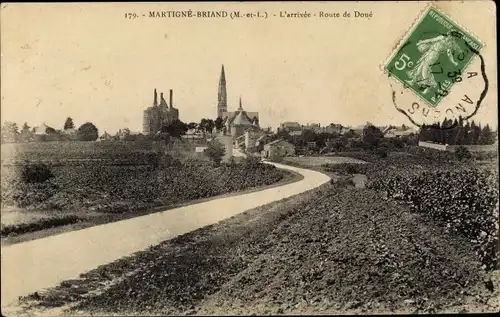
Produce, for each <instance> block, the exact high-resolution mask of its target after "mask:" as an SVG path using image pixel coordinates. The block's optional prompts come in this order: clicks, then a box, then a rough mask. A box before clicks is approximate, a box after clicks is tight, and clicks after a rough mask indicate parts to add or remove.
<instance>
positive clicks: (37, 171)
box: [21, 162, 54, 183]
mask: <svg viewBox="0 0 500 317" xmlns="http://www.w3.org/2000/svg"><path fill="white" fill-rule="evenodd" d="M52 178H54V174H53V173H52V171H51V169H50V167H49V166H48V165H46V164H43V163H28V162H27V163H26V164H25V165H24V167H23V170H22V173H21V180H22V181H23V182H24V183H43V182H46V181H48V180H50V179H52Z"/></svg>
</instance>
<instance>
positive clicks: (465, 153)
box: [455, 146, 472, 161]
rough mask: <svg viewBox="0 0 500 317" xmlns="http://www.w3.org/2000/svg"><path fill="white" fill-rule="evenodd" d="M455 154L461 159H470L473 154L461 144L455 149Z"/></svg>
mask: <svg viewBox="0 0 500 317" xmlns="http://www.w3.org/2000/svg"><path fill="white" fill-rule="evenodd" d="M455 156H456V158H457V159H458V160H459V161H464V160H470V159H471V158H472V154H471V153H470V151H469V150H468V149H467V148H466V147H465V146H459V147H458V148H457V149H456V150H455Z"/></svg>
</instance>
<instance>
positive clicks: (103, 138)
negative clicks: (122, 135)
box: [99, 131, 115, 141]
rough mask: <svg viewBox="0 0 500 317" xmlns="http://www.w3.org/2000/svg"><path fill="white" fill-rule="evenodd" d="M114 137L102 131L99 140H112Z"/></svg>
mask: <svg viewBox="0 0 500 317" xmlns="http://www.w3.org/2000/svg"><path fill="white" fill-rule="evenodd" d="M114 139H115V138H114V137H113V136H112V135H111V134H109V133H108V132H106V131H104V133H103V135H101V136H100V137H99V141H112V140H114Z"/></svg>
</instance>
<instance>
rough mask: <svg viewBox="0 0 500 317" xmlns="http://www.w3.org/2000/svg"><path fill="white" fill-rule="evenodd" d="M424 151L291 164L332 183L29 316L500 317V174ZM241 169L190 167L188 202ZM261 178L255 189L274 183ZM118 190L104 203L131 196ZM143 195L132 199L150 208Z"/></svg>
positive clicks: (143, 259) (113, 271)
mask: <svg viewBox="0 0 500 317" xmlns="http://www.w3.org/2000/svg"><path fill="white" fill-rule="evenodd" d="M412 151H414V152H412ZM419 151H420V150H418V149H416V150H410V151H406V152H401V153H389V155H388V156H387V157H385V158H382V157H379V156H377V155H374V154H372V153H352V154H351V155H352V156H353V158H356V159H363V160H364V161H366V162H370V164H359V163H358V161H357V160H352V161H347V162H346V161H345V160H344V159H340V160H339V159H338V157H336V156H331V157H324V158H321V157H297V158H291V160H290V159H288V158H287V160H288V162H287V163H290V164H293V165H302V166H306V167H310V168H314V169H317V170H322V171H324V172H325V173H329V174H331V175H335V176H336V177H335V178H334V181H332V182H331V183H330V184H325V185H324V186H322V187H320V188H318V189H315V190H313V191H310V192H307V193H304V194H301V195H298V196H295V197H292V198H288V199H285V200H283V201H279V202H275V203H273V204H270V205H267V206H263V207H260V208H257V209H255V210H251V211H247V212H245V213H243V214H240V215H237V216H235V217H232V218H230V219H226V220H224V221H222V222H220V223H218V224H215V225H212V226H208V227H205V228H201V229H199V230H196V231H193V232H190V233H188V234H185V235H182V236H179V237H177V238H174V239H171V240H168V241H165V242H163V243H161V244H159V245H157V246H151V248H149V249H148V250H145V251H142V252H139V253H137V254H134V255H132V256H130V257H126V258H123V259H120V260H118V261H116V262H114V263H111V264H107V265H103V266H101V267H98V268H96V269H95V270H92V271H90V272H86V273H83V274H81V276H80V278H79V279H75V280H69V281H65V282H63V283H62V284H61V285H60V286H58V287H56V288H53V289H49V290H46V291H42V292H40V293H34V294H31V295H30V296H28V297H26V298H24V299H22V301H21V302H22V303H23V306H24V307H25V308H26V309H27V310H28V311H34V310H35V311H36V310H40V311H42V312H44V313H45V314H51V312H54V311H53V310H52V309H57V310H58V312H59V313H60V312H62V311H65V312H67V313H71V314H75V313H76V314H88V313H94V314H106V313H115V314H126V315H135V314H142V315H144V314H151V315H193V314H196V315H219V314H224V315H227V314H318V313H330V314H332V313H336V314H360V313H368V312H370V313H388V312H389V313H446V312H452V313H464V312H494V311H498V310H499V309H500V302H499V298H500V276H499V273H498V271H497V270H495V269H496V268H497V267H496V265H497V263H498V253H497V245H498V169H497V168H494V167H495V166H496V165H495V162H491V161H490V163H489V164H486V165H484V164H477V162H475V161H474V160H471V161H459V160H457V159H456V157H454V156H453V155H452V154H450V153H437V152H433V151H427V150H426V151H424V152H419ZM339 155H340V154H339ZM341 155H349V154H348V153H346V154H344V153H342V154H341ZM185 166H186V165H185ZM195 166H198V167H195ZM203 166H205V167H203ZM237 166H238V167H230V166H225V167H220V168H218V169H216V168H211V169H210V173H207V171H204V172H203V171H201V170H198V169H197V168H205V169H206V165H193V169H192V170H191V173H192V174H188V176H187V177H189V178H192V179H194V180H196V183H197V185H196V187H194V188H196V190H194V189H193V191H192V192H200V189H203V188H206V187H204V185H203V183H207V182H210V181H212V182H216V180H217V179H219V180H220V179H229V178H228V177H227V175H235V174H232V173H237V174H236V175H245V176H244V177H246V175H247V174H245V173H248V172H243V170H244V169H245V166H244V165H241V166H240V165H237ZM167 170H168V169H167ZM180 170H182V169H180ZM252 170H256V169H255V168H252ZM237 171H239V172H237ZM131 173H132V172H131ZM155 173H156V172H155ZM175 173H176V172H175V169H174V168H172V169H171V170H168V173H165V174H159V175H160V176H159V177H158V176H157V177H156V179H157V180H158V181H157V182H156V181H155V182H154V184H155V186H158V188H162V189H163V188H165V190H167V185H165V182H164V181H163V180H164V179H165V178H167V176H169V177H171V175H175ZM179 173H180V172H179ZM182 173H187V172H182ZM200 173H205V174H203V175H204V176H200V175H198V174H200ZM211 173H213V174H211ZM217 173H226V174H223V175H226V176H225V177H220V175H221V174H217ZM238 173H242V174H238ZM254 173H255V171H254ZM257 173H261V174H258V175H260V176H258V177H256V178H255V179H259V180H260V179H262V178H263V177H264V176H263V175H269V174H268V171H267V170H262V171H261V172H257ZM359 174H362V175H365V176H366V178H367V186H366V188H358V186H356V187H355V186H353V185H356V184H355V182H349V181H347V180H350V179H351V177H352V176H353V175H359ZM100 175H102V176H100ZM183 175H184V174H183ZM99 177H105V173H104V174H103V172H102V171H98V172H96V173H95V174H93V175H92V176H91V177H89V180H88V182H90V181H91V180H92V179H94V178H96V179H99ZM242 177H243V176H242ZM146 178H147V179H154V177H152V175H148V176H147V177H146ZM131 179H137V177H136V176H135V177H131ZM139 179H140V178H139ZM198 180H199V181H198ZM178 181H179V182H182V177H179V180H178ZM269 182H270V183H271V180H269ZM250 183H254V182H253V181H252V182H250ZM259 183H260V181H259ZM182 186H183V187H181V188H184V187H186V186H190V185H189V184H187V183H182ZM91 187H92V186H90V187H89V188H91ZM122 187H123V186H118V187H116V189H114V190H110V191H109V192H110V193H111V194H115V193H116V192H118V193H119V194H120V195H123V192H121V191H120V190H121V189H118V188H122ZM137 187H138V186H136V185H134V186H130V188H137ZM139 187H141V186H139ZM142 187H144V186H142ZM360 187H362V186H360ZM113 188H114V187H113ZM125 188H128V187H127V186H125ZM142 191H145V189H141V190H140V192H138V193H133V195H138V197H141V196H140V195H141V192H142ZM145 193H147V191H145ZM120 195H119V196H120ZM186 195H187V194H186ZM131 197H132V196H131ZM145 197H148V195H147V194H145ZM69 220H70V219H69ZM69 220H68V221H69Z"/></svg>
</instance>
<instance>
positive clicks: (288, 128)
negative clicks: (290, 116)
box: [278, 122, 302, 134]
mask: <svg viewBox="0 0 500 317" xmlns="http://www.w3.org/2000/svg"><path fill="white" fill-rule="evenodd" d="M278 132H288V133H291V132H300V134H302V126H301V125H300V124H299V123H298V122H283V123H281V124H280V126H279V127H278Z"/></svg>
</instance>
